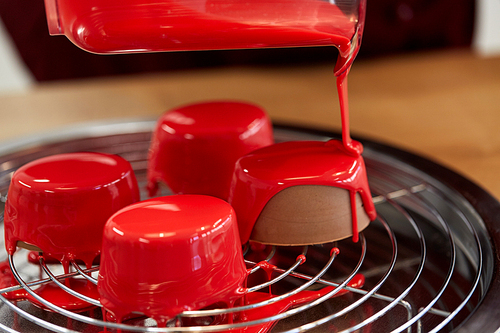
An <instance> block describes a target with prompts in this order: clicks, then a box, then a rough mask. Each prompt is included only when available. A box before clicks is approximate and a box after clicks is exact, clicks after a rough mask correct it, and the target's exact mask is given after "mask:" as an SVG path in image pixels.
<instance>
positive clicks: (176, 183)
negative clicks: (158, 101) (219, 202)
mask: <svg viewBox="0 0 500 333" xmlns="http://www.w3.org/2000/svg"><path fill="white" fill-rule="evenodd" d="M273 142H274V139H273V133H272V126H271V122H270V120H269V117H268V116H267V115H266V113H265V111H264V110H263V109H262V108H260V107H258V106H256V105H254V104H249V103H244V102H237V101H213V102H204V103H196V104H190V105H187V106H183V107H179V108H177V109H173V110H171V111H169V112H167V113H165V114H164V115H163V116H161V117H160V119H159V120H158V122H157V125H156V129H155V131H154V134H153V138H152V141H151V147H150V152H149V158H148V188H149V191H150V194H151V195H154V194H156V192H157V189H158V183H159V182H163V183H165V184H167V185H168V186H169V187H170V189H171V190H172V192H174V193H176V194H205V195H212V196H215V197H218V198H221V199H224V200H227V196H228V193H229V187H230V184H231V177H232V174H233V169H234V164H235V163H236V161H237V160H238V158H240V157H241V156H243V155H245V154H247V153H249V152H250V151H252V150H255V149H257V148H261V147H264V146H267V145H270V144H272V143H273Z"/></svg>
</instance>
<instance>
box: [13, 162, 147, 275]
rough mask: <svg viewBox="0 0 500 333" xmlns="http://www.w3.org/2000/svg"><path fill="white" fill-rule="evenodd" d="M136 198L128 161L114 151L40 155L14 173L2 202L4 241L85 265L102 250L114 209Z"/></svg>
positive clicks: (136, 194)
mask: <svg viewBox="0 0 500 333" xmlns="http://www.w3.org/2000/svg"><path fill="white" fill-rule="evenodd" d="M138 200H139V189H138V185H137V181H136V179H135V176H134V173H133V171H132V168H131V166H130V164H129V163H128V162H127V161H125V160H124V159H123V158H121V157H119V156H115V155H108V154H100V153H70V154H60V155H53V156H49V157H44V158H41V159H38V160H35V161H33V162H30V163H28V164H26V165H24V166H22V167H21V168H19V169H18V170H17V171H16V172H15V173H14V175H13V177H12V181H11V185H10V187H9V191H8V198H7V203H6V205H5V222H4V223H5V245H6V248H7V252H8V253H9V254H13V253H14V252H15V250H16V244H17V242H18V241H23V242H26V243H28V244H32V245H35V246H37V247H39V248H40V249H42V250H43V252H44V253H45V254H46V255H47V256H49V257H53V258H55V259H57V260H59V261H60V262H62V263H63V264H64V265H65V266H67V264H68V261H69V260H71V259H80V260H83V262H85V264H86V265H87V266H88V267H89V266H90V265H92V261H93V260H94V258H95V257H96V256H97V255H98V254H99V253H100V251H101V242H102V230H103V227H104V224H105V223H106V221H107V219H108V218H109V217H110V216H111V215H112V214H113V213H114V212H116V211H117V210H119V209H120V208H123V207H125V206H127V205H129V204H131V203H134V202H136V201H138Z"/></svg>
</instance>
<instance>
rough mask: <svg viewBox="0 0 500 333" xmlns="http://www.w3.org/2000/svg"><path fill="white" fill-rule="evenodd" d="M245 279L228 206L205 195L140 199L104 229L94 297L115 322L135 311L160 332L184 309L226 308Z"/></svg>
mask: <svg viewBox="0 0 500 333" xmlns="http://www.w3.org/2000/svg"><path fill="white" fill-rule="evenodd" d="M246 276H247V273H246V269H245V264H244V261H243V254H242V250H241V243H240V241H239V233H238V225H237V221H236V215H235V213H234V210H233V208H232V207H231V206H230V205H229V204H228V203H227V202H225V201H224V200H221V199H218V198H215V197H211V196H205V195H172V196H164V197H159V198H154V199H149V200H145V201H142V202H139V203H136V204H133V205H130V206H128V207H126V208H124V209H122V210H120V211H119V212H117V213H116V214H114V215H113V216H112V217H111V218H110V219H109V221H108V222H107V223H106V226H105V228H104V236H103V245H102V256H101V266H100V270H99V279H98V291H99V294H100V301H101V303H102V305H103V307H104V309H105V310H107V311H109V312H110V313H111V314H113V315H114V317H115V318H116V320H117V321H119V322H121V321H123V320H125V319H126V318H127V316H129V315H131V314H133V313H141V314H144V315H146V316H147V317H150V318H153V319H155V320H156V321H157V323H158V325H159V326H164V325H165V324H166V322H167V321H168V320H169V319H171V318H173V317H174V316H176V315H177V314H179V313H181V312H183V311H186V310H195V309H202V308H205V307H207V306H210V305H212V304H216V303H221V302H222V303H225V304H226V305H227V306H231V305H232V304H233V303H234V302H235V301H236V300H237V299H239V298H240V297H241V296H242V295H243V292H244V288H243V287H244V282H245V279H246Z"/></svg>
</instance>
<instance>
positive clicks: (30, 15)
mask: <svg viewBox="0 0 500 333" xmlns="http://www.w3.org/2000/svg"><path fill="white" fill-rule="evenodd" d="M498 17H500V1H498V0H477V1H476V0H368V10H367V18H366V27H365V33H364V37H363V42H362V47H361V50H360V54H359V56H358V59H369V58H375V57H382V56H387V55H389V54H398V53H407V52H412V51H416V50H433V49H441V48H473V49H474V50H475V51H477V53H478V54H480V55H483V56H484V55H495V54H498V53H500V20H498ZM0 18H1V22H0V92H8V91H15V90H19V89H25V88H27V87H29V86H31V85H33V84H36V83H38V82H44V81H55V80H64V79H78V78H88V77H99V76H101V77H102V76H110V75H113V76H114V75H122V74H131V73H144V72H158V71H179V70H186V69H192V68H207V67H218V66H238V65H247V64H259V65H274V66H276V65H289V64H296V63H305V62H307V63H318V62H325V61H326V62H331V61H332V59H334V58H335V57H336V50H335V49H333V48H332V49H331V50H325V48H324V47H323V48H320V49H318V48H297V49H276V50H236V51H198V52H174V53H158V54H134V55H113V56H102V55H94V54H90V53H87V52H82V51H81V50H80V49H78V48H77V47H76V46H74V45H73V44H72V43H70V42H69V41H68V40H67V39H66V38H65V37H64V36H57V37H51V36H50V35H49V33H48V29H47V23H46V19H45V10H44V3H43V1H42V0H23V1H9V0H0ZM389 36H390V38H388V37H389ZM326 49H328V48H326ZM359 61H361V60H359Z"/></svg>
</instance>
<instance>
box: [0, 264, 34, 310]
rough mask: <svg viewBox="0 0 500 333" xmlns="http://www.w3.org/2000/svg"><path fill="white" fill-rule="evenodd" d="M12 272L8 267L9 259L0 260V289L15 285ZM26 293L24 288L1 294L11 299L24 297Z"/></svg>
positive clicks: (15, 299)
mask: <svg viewBox="0 0 500 333" xmlns="http://www.w3.org/2000/svg"><path fill="white" fill-rule="evenodd" d="M17 285H19V283H18V282H17V281H16V278H15V277H14V274H12V271H11V269H10V265H9V261H8V260H7V261H3V262H0V289H3V288H8V287H13V286H17ZM27 295H28V293H27V292H26V291H25V290H24V289H19V290H15V291H11V292H8V293H3V294H2V296H3V297H5V298H6V299H8V300H11V301H17V300H22V299H26V297H27Z"/></svg>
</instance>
